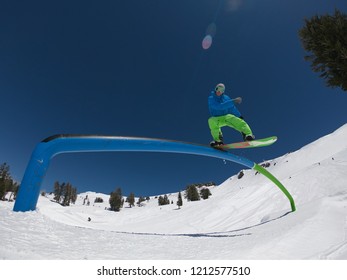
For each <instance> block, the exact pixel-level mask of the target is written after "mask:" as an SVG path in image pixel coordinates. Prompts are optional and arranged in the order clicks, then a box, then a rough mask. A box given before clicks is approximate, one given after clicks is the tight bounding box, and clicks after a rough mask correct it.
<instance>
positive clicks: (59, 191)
mask: <svg viewBox="0 0 347 280" xmlns="http://www.w3.org/2000/svg"><path fill="white" fill-rule="evenodd" d="M53 193H54V197H53V199H54V200H55V201H56V202H58V203H60V198H61V195H62V189H61V188H60V184H59V182H58V181H56V182H55V183H54V190H53Z"/></svg>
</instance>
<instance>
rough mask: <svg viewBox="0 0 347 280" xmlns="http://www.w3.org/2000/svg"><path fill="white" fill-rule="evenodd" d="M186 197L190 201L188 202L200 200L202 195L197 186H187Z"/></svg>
mask: <svg viewBox="0 0 347 280" xmlns="http://www.w3.org/2000/svg"><path fill="white" fill-rule="evenodd" d="M185 197H186V198H187V199H188V201H196V200H200V195H199V193H198V190H197V188H196V186H195V185H189V186H187V188H186V193H185Z"/></svg>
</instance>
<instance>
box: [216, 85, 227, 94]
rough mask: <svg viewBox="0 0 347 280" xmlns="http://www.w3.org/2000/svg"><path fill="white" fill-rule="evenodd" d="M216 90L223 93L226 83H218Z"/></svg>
mask: <svg viewBox="0 0 347 280" xmlns="http://www.w3.org/2000/svg"><path fill="white" fill-rule="evenodd" d="M215 90H216V92H217V91H219V92H221V93H224V91H225V85H224V84H222V83H219V84H218V85H216V88H215Z"/></svg>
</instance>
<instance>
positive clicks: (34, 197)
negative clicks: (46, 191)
mask: <svg viewBox="0 0 347 280" xmlns="http://www.w3.org/2000/svg"><path fill="white" fill-rule="evenodd" d="M102 151H103V152H114V151H141V152H165V153H183V154H193V155H201V156H208V157H215V158H220V159H224V160H228V161H232V162H235V163H238V164H241V165H244V166H246V167H249V168H255V169H256V168H259V166H258V165H257V164H256V163H254V162H253V161H250V160H248V159H246V158H243V157H240V156H237V155H233V154H232V153H229V152H225V151H220V150H217V149H211V148H210V147H208V146H203V145H198V144H192V143H186V142H179V141H171V140H164V139H153V138H138V137H118V136H98V135H67V134H62V135H54V136H51V137H48V138H46V139H45V140H43V141H42V142H40V143H39V144H38V145H37V146H36V148H35V150H34V151H33V153H32V155H31V158H30V161H29V163H28V166H27V168H26V170H25V174H24V177H23V180H22V182H21V185H20V188H19V191H18V194H17V198H16V202H15V204H14V207H13V210H14V211H30V210H35V209H36V204H37V201H38V198H39V194H40V188H41V184H42V180H43V178H44V176H45V174H46V172H47V169H48V167H49V163H50V161H51V159H52V158H53V157H54V156H55V155H58V154H61V153H75V152H102ZM256 170H257V171H259V172H260V173H262V174H263V175H265V176H266V177H268V178H269V179H270V180H272V181H273V182H274V183H275V184H276V185H277V186H279V188H280V189H281V190H282V191H284V190H285V191H284V192H285V194H286V196H287V197H288V198H289V200H290V201H291V207H292V211H295V205H294V201H293V199H292V198H291V196H290V194H289V192H288V191H287V190H286V189H285V188H284V186H283V185H282V184H281V183H280V182H279V181H278V180H277V179H276V178H275V177H273V175H271V174H270V173H269V172H267V173H266V172H265V173H264V172H262V171H260V170H258V169H256ZM269 174H270V175H271V176H270V177H269ZM272 178H275V179H276V180H275V181H274V180H273V179H272Z"/></svg>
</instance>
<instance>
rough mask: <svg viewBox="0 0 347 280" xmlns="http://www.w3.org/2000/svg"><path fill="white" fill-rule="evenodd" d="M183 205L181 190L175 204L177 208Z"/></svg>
mask: <svg viewBox="0 0 347 280" xmlns="http://www.w3.org/2000/svg"><path fill="white" fill-rule="evenodd" d="M182 205H183V200H182V195H181V192H179V193H178V199H177V206H178V209H181V206H182Z"/></svg>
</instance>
